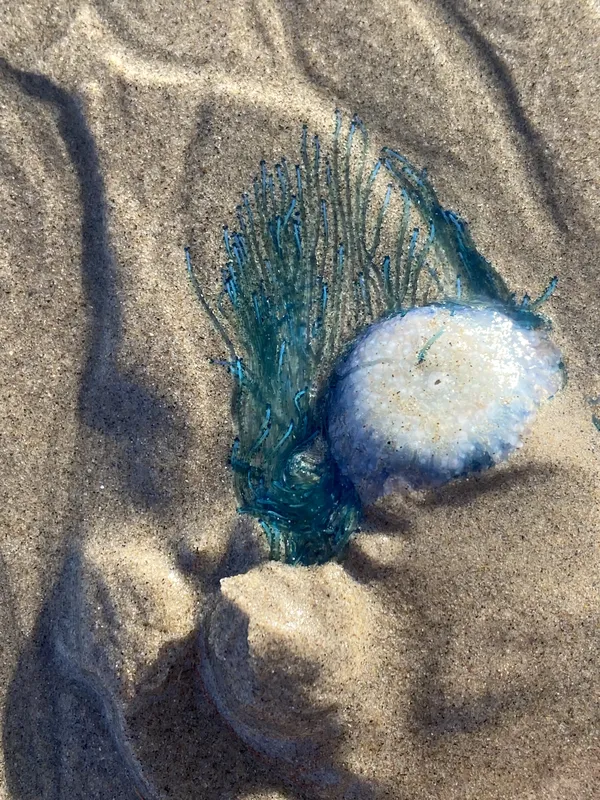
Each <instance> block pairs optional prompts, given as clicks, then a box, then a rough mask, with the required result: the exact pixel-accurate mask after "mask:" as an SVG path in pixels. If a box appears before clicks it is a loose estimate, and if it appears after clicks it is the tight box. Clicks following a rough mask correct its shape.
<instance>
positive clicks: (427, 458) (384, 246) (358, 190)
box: [186, 112, 563, 565]
mask: <svg viewBox="0 0 600 800" xmlns="http://www.w3.org/2000/svg"><path fill="white" fill-rule="evenodd" d="M236 213H237V227H236V229H235V230H231V229H230V228H229V227H228V226H225V228H224V232H223V240H224V246H225V251H226V256H227V260H226V263H225V267H224V269H223V284H222V290H221V292H220V294H219V295H218V297H216V298H215V299H214V301H211V300H209V298H208V297H207V295H206V291H205V289H204V288H203V286H202V283H201V281H200V279H199V277H198V275H197V273H196V272H195V271H194V269H193V266H192V262H191V258H190V254H189V250H186V256H187V263H188V271H189V275H190V278H191V280H192V283H193V285H194V288H195V290H196V293H197V296H198V298H199V300H200V303H201V305H202V306H203V308H204V310H205V311H206V312H207V314H208V315H209V317H210V319H211V321H212V323H213V324H214V326H215V328H216V329H217V330H218V332H219V333H220V334H221V336H222V339H223V342H224V344H225V346H226V348H227V351H228V356H227V358H226V359H222V360H220V361H219V362H218V363H221V364H222V365H224V366H225V367H226V368H227V369H228V370H229V371H230V372H231V374H232V376H233V379H234V382H235V389H234V392H235V397H234V404H233V409H234V412H233V415H234V424H235V427H236V437H235V440H234V444H233V447H232V452H231V459H230V460H231V466H232V469H233V474H234V477H235V484H236V490H237V495H238V497H239V499H240V507H239V511H240V512H241V513H244V514H250V515H252V516H253V517H255V518H256V519H257V520H258V521H259V523H260V525H261V526H262V528H263V530H264V531H265V533H266V536H267V539H268V542H269V546H270V556H271V558H272V559H274V560H281V561H285V562H287V563H290V564H304V565H310V564H321V563H324V562H326V561H328V560H330V559H332V558H336V557H339V556H340V554H341V553H342V552H343V551H344V548H345V546H346V544H347V542H348V540H349V538H350V536H351V535H352V534H353V533H354V532H355V531H356V529H357V527H358V525H359V521H360V516H361V509H362V506H363V504H364V503H367V502H371V501H372V500H374V499H376V498H377V497H378V496H380V495H381V494H383V493H385V492H387V491H391V490H394V489H397V488H406V489H412V488H429V487H432V486H439V485H441V484H443V483H446V482H448V481H450V480H453V479H456V478H459V477H463V476H466V475H469V474H471V473H473V472H477V471H481V470H483V469H487V468H489V467H491V466H493V465H494V464H496V463H499V462H500V461H502V460H504V459H505V458H507V457H508V455H509V454H510V453H511V452H512V450H514V449H515V448H517V447H518V446H519V445H520V443H521V441H522V437H523V435H524V434H525V432H526V431H527V428H528V426H529V425H530V424H531V421H532V420H533V418H534V416H535V412H536V411H537V408H538V407H539V405H540V404H541V403H542V402H544V401H545V400H547V399H549V398H550V397H552V396H553V395H554V394H555V393H556V392H557V391H558V390H559V389H560V387H561V385H562V382H563V367H562V361H561V356H560V353H559V351H558V349H557V348H556V347H555V346H554V345H553V343H552V342H551V340H550V338H549V333H548V331H549V322H548V321H547V320H546V319H545V318H544V317H542V316H541V315H540V313H539V308H540V306H541V305H542V304H543V303H544V302H545V301H546V300H547V299H548V297H549V296H550V295H551V294H552V292H553V290H554V288H555V286H556V282H557V279H556V278H553V279H552V280H551V281H550V284H549V285H548V287H547V289H546V290H545V291H544V292H542V294H541V295H540V296H539V297H538V298H537V299H536V300H532V299H531V298H530V297H529V296H528V295H525V296H524V297H523V298H521V299H517V297H516V296H515V295H514V294H513V293H511V291H510V290H509V288H508V286H507V285H506V283H505V281H504V280H503V279H502V277H501V276H500V275H499V273H498V272H497V271H496V270H495V269H494V268H493V267H492V265H491V264H490V263H489V262H488V261H487V260H486V259H485V258H484V257H483V256H482V255H481V254H480V253H479V252H478V250H477V248H476V246H475V243H474V242H473V239H472V237H471V235H470V232H469V229H468V227H467V225H466V223H465V222H464V221H463V220H462V219H461V218H460V217H459V216H458V215H457V214H455V213H454V212H453V211H449V210H447V209H444V208H443V207H442V205H441V204H440V203H439V201H438V198H437V195H436V193H435V191H434V189H433V187H432V185H431V183H430V182H429V180H428V178H427V174H426V172H425V170H421V171H419V170H417V169H415V168H414V167H413V166H412V165H411V164H410V162H409V161H408V160H407V159H406V158H404V157H403V156H402V155H400V153H398V152H397V151H395V150H393V149H391V148H389V147H384V148H383V149H382V150H381V152H380V153H379V155H378V157H375V158H373V156H372V153H371V149H370V144H369V139H368V136H367V131H366V128H365V126H364V124H363V123H362V121H361V120H360V119H359V118H358V117H356V116H355V117H353V118H352V120H351V121H350V123H349V125H348V126H347V129H344V126H343V121H342V116H341V114H340V113H339V112H336V115H335V128H334V132H333V136H332V141H331V147H330V152H325V149H324V148H323V147H322V143H321V139H320V138H319V136H314V137H313V138H312V139H309V134H308V129H307V127H306V126H305V127H304V128H303V129H302V135H301V144H300V159H299V163H297V164H295V165H294V166H293V167H292V166H291V165H290V164H288V162H287V161H286V160H285V159H282V160H281V162H280V163H278V164H277V165H276V166H275V168H274V170H272V171H270V170H268V169H267V165H266V163H265V162H264V161H263V162H261V165H260V173H259V175H258V176H257V177H256V178H255V179H254V181H253V185H252V190H251V192H249V193H245V194H243V195H242V199H241V203H240V205H239V206H238V207H237V209H236Z"/></svg>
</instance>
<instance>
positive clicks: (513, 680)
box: [0, 0, 600, 800]
mask: <svg viewBox="0 0 600 800" xmlns="http://www.w3.org/2000/svg"><path fill="white" fill-rule="evenodd" d="M2 19H3V22H2V25H1V26H0V57H1V58H2V61H1V62H0V280H1V289H2V294H1V298H2V300H1V302H2V305H1V309H2V312H1V315H0V337H1V341H2V348H1V349H0V375H1V381H0V398H1V400H0V443H1V447H0V452H1V453H2V459H1V466H0V470H1V472H0V492H1V495H0V496H1V502H0V526H1V527H0V570H1V575H0V598H1V599H0V614H1V615H2V619H1V622H2V624H1V628H0V636H1V648H0V670H1V673H0V674H1V679H0V691H1V693H2V694H1V698H2V704H1V708H2V728H3V756H2V759H1V760H0V797H2V798H12V800H41V799H42V798H44V800H46V798H48V800H50V799H52V800H54V798H57V800H58V799H60V800H75V799H76V798H82V799H83V798H85V800H90V799H91V798H99V799H100V800H109V799H110V798H115V799H116V800H121V798H125V799H127V800H128V799H129V798H132V800H133V798H140V797H141V798H145V800H150V798H167V797H169V798H177V800H192V798H194V800H195V799H196V798H206V799H207V800H218V799H220V798H223V800H225V798H228V799H229V800H234V799H235V800H237V799H238V798H239V800H242V798H243V800H267V799H268V800H284V798H285V799H287V798H299V797H309V798H310V797H318V796H320V794H319V793H320V792H325V794H327V793H328V794H327V796H333V797H340V798H341V797H344V796H345V797H347V798H350V797H353V798H355V800H362V798H370V797H389V798H394V800H400V799H406V800H425V799H426V798H436V800H437V799H439V800H451V799H452V800H455V799H456V800H459V798H460V800H492V799H493V800H507V799H510V800H541V799H542V798H543V799H544V800H545V799H547V800H587V799H588V798H589V800H592V798H597V797H598V796H599V794H600V789H599V787H600V633H599V631H600V625H599V622H600V515H599V510H600V469H599V463H600V462H599V457H600V432H599V431H598V430H596V428H595V427H594V425H593V424H592V409H591V408H590V406H589V404H588V398H590V397H595V396H598V395H600V270H599V269H598V267H599V265H600V231H599V228H598V218H599V212H600V202H599V198H600V161H599V159H598V152H599V145H600V142H599V135H600V103H599V102H598V92H599V90H600V7H599V6H598V3H597V2H596V0H585V1H583V2H580V3H571V2H567V0H555V1H553V0H540V2H537V3H522V2H518V0H502V1H500V0H498V2H489V3H484V4H481V3H478V2H475V0H472V1H471V0H467V1H466V2H451V0H439V1H436V0H422V1H421V2H417V0H415V1H414V2H409V1H406V2H404V0H397V2H392V0H377V1H376V2H368V3H344V2H340V0H322V1H321V2H293V1H292V0H282V1H281V2H275V0H231V1H230V2H221V0H214V1H213V2H211V1H210V0H209V1H208V2H179V0H175V2H171V3H166V2H163V0H149V2H146V3H143V4H141V3H140V4H138V3H133V2H131V0H96V2H90V3H85V2H84V3H80V2H72V3H63V2H59V3H54V2H52V3H51V2H49V0H32V2H30V3H25V4H11V6H10V7H9V6H8V5H5V7H4V9H3V11H2ZM336 107H339V108H340V109H341V110H342V111H343V112H344V114H345V115H348V114H351V113H352V112H357V113H359V114H360V115H361V117H362V118H363V119H364V121H365V123H366V124H367V126H368V129H369V132H370V135H371V138H372V141H373V143H374V145H375V146H377V147H379V146H382V145H390V146H392V147H394V148H395V149H397V150H398V151H400V152H402V153H404V154H405V155H406V156H408V157H409V158H410V159H411V160H412V161H413V163H415V164H417V165H419V166H421V165H426V166H427V168H428V170H429V175H430V177H431V180H432V182H433V184H434V186H435V187H436V189H437V190H438V192H439V196H440V199H441V201H442V202H443V203H444V205H445V206H446V207H449V208H452V209H454V210H456V211H457V212H458V213H460V214H461V215H462V216H463V217H464V218H465V219H466V220H467V221H468V222H469V224H470V226H471V231H472V233H473V236H474V238H475V241H476V242H477V244H478V246H479V247H480V249H481V251H482V252H483V253H484V254H485V256H486V257H487V258H488V259H489V260H490V261H492V263H493V264H494V265H495V267H496V268H497V269H498V270H499V272H500V273H501V274H502V275H503V277H504V278H505V279H506V280H507V281H508V282H509V284H510V285H511V287H512V288H513V289H514V290H515V291H517V292H519V293H522V292H524V291H525V290H528V291H530V292H531V293H532V294H536V293H539V292H540V291H542V290H543V288H544V287H545V286H546V284H547V282H548V280H549V279H550V278H551V277H552V276H553V275H555V274H557V275H559V277H560V283H559V288H558V290H557V292H556V293H555V295H554V297H553V298H552V300H551V302H550V303H549V305H548V307H547V309H546V311H547V313H548V315H549V316H550V317H551V319H552V322H553V325H554V338H555V341H556V342H557V344H558V345H559V346H560V347H561V348H562V351H563V353H564V357H565V363H566V366H567V370H568V376H569V381H568V385H567V388H566V389H565V390H564V391H563V392H562V393H561V394H560V395H559V396H558V397H557V398H556V399H555V400H553V401H552V402H551V403H550V404H548V405H547V406H545V407H544V408H543V410H542V412H541V414H540V416H539V417H538V419H537V421H536V423H535V426H534V428H533V430H532V432H531V435H530V436H529V437H528V439H527V441H526V442H525V446H524V447H523V449H522V450H521V451H519V453H518V455H517V456H515V457H514V458H512V459H511V460H510V461H509V462H508V463H507V464H506V465H504V466H503V467H501V468H498V469H496V470H495V471H492V472H489V473H487V474H485V475H483V476H481V477H479V478H477V479H471V480H469V481H465V482H460V483H457V484H455V485H451V486H450V487H448V488H445V489H443V490H440V491H438V492H437V493H435V494H434V495H432V496H429V497H426V498H419V499H415V500H412V501H408V500H401V499H400V498H388V499H387V500H386V501H385V502H381V503H379V504H378V505H377V506H376V507H374V508H373V509H372V510H371V511H370V512H369V514H368V515H367V519H366V522H365V526H364V528H365V530H364V532H363V533H361V534H359V535H358V536H357V537H356V539H355V540H354V541H353V542H352V545H351V548H350V552H349V554H348V556H347V559H346V561H345V562H344V564H343V566H344V569H345V572H346V573H347V574H346V575H345V576H344V578H343V581H342V582H343V586H344V588H343V590H342V589H340V592H339V597H338V600H340V602H341V601H344V602H346V601H347V603H346V605H345V606H344V607H343V608H342V606H341V605H340V620H341V619H342V618H343V620H345V621H344V623H343V625H342V624H341V623H340V628H339V630H336V635H342V634H343V631H345V630H346V629H347V625H348V622H347V619H348V615H349V614H350V612H351V610H352V603H353V602H355V601H354V600H352V598H356V603H357V604H358V605H357V607H356V614H357V615H360V614H362V613H363V611H362V604H363V600H361V598H364V597H365V596H368V598H369V600H368V603H369V604H372V608H373V609H376V610H378V611H377V613H376V614H375V615H374V619H376V623H375V624H374V626H373V630H372V631H371V632H370V636H371V638H370V639H369V648H370V649H369V650H367V651H365V653H366V655H365V653H363V654H362V656H361V659H362V660H361V659H358V660H356V659H355V660H353V658H354V657H353V658H351V659H349V660H345V659H340V664H339V676H340V687H341V688H340V698H341V699H340V703H341V702H342V700H343V699H344V698H347V697H349V698H351V699H350V700H349V701H348V702H349V703H350V705H351V704H352V702H354V701H353V700H352V698H355V697H356V696H357V695H358V694H359V692H357V691H356V690H352V686H353V681H354V680H355V679H356V681H358V684H357V685H360V686H361V687H363V688H364V692H365V694H363V695H362V699H361V700H360V702H358V701H357V702H356V703H355V706H353V707H352V708H351V709H350V711H348V714H349V717H348V718H349V719H352V720H353V724H352V729H351V730H350V731H349V732H348V731H346V732H345V734H344V735H338V733H339V732H337V731H332V735H331V741H330V742H329V745H328V747H327V748H326V752H324V753H323V756H322V757H323V761H324V763H326V765H328V767H332V768H333V769H334V770H338V771H339V773H340V774H343V775H344V776H345V778H344V781H345V783H344V782H343V788H339V787H338V788H336V786H335V785H334V786H330V787H329V788H328V789H327V790H326V791H325V790H322V789H321V788H316V787H315V786H307V785H306V784H301V783H300V782H299V781H300V779H299V778H298V776H297V775H295V774H294V771H293V770H290V769H288V768H287V767H286V766H285V765H284V766H282V765H281V764H278V763H277V762H276V761H273V760H270V759H268V758H265V757H263V756H260V755H258V754H257V753H256V752H255V751H254V750H253V749H252V748H251V747H249V746H248V745H246V744H244V742H243V741H242V740H241V739H240V738H238V737H237V736H236V734H235V733H234V731H233V730H232V729H231V728H230V727H229V725H228V724H227V722H226V721H225V720H224V719H223V717H222V716H221V715H220V714H219V713H218V712H217V710H216V708H215V706H214V705H213V704H212V703H211V702H210V701H209V700H208V698H207V697H206V695H205V694H204V693H203V691H202V687H201V682H200V680H199V677H198V670H197V662H198V657H197V647H196V641H197V631H198V628H199V626H201V625H202V624H203V623H202V622H201V620H202V619H203V617H202V614H203V609H204V608H205V606H206V604H207V602H208V598H210V597H211V596H212V595H213V594H214V592H215V591H216V590H217V588H218V585H219V579H220V578H223V577H226V576H232V575H236V574H238V573H243V572H245V571H247V570H248V569H249V568H250V567H252V566H253V565H255V564H259V562H261V560H262V559H263V558H264V548H263V543H262V541H261V539H260V537H259V536H258V534H257V533H256V531H255V530H254V528H253V527H252V525H251V524H250V523H249V522H247V521H245V520H244V519H243V518H240V517H239V516H237V514H236V499H235V496H234V493H233V487H232V481H231V476H230V474H229V468H228V465H227V457H228V454H229V448H230V444H231V438H232V433H231V418H230V413H229V411H230V389H231V386H230V383H229V380H228V378H227V376H226V375H225V374H224V371H222V370H219V369H218V368H215V367H214V366H211V365H210V364H209V362H208V358H209V356H212V355H218V354H220V353H221V345H220V341H219V339H218V337H217V335H216V334H215V332H214V331H213V330H212V329H211V327H210V325H209V324H208V322H207V320H206V319H205V317H204V316H203V314H202V312H201V309H200V308H199V306H198V304H197V302H196V300H195V298H194V296H193V293H192V291H191V289H190V286H189V284H188V281H187V279H186V275H185V265H184V259H183V247H184V245H186V244H189V245H191V246H192V249H193V253H194V259H195V263H196V264H197V266H198V270H199V272H200V273H201V274H202V275H203V276H204V277H205V279H206V281H208V282H211V281H214V282H216V281H217V280H218V277H219V269H220V266H221V264H222V262H223V258H224V256H223V252H222V249H221V241H220V237H221V226H222V224H223V223H224V222H228V221H231V219H232V212H233V209H234V207H235V205H236V203H237V201H238V197H239V193H240V192H241V191H242V190H243V189H245V188H246V187H247V185H248V183H249V181H250V180H251V178H252V176H253V175H254V174H255V173H256V170H257V166H258V163H259V161H260V159H261V158H265V159H267V161H268V162H269V163H273V162H275V161H277V160H278V159H279V158H280V157H281V156H282V155H287V156H288V157H289V159H290V161H293V159H294V158H295V154H296V153H297V152H298V140H299V132H300V128H301V125H302V123H305V122H306V123H308V124H309V126H310V127H311V129H314V130H317V131H319V132H321V133H325V134H326V132H327V131H329V130H331V126H332V118H333V111H334V109H335V108H336ZM261 570H262V571H263V572H264V567H257V568H255V572H253V573H252V575H257V576H258V577H257V578H256V581H258V583H257V584H256V585H259V583H260V579H261V575H262V574H263V572H261ZM317 572H318V570H317ZM340 580H341V579H340ZM314 581H316V582H317V584H319V581H320V577H319V574H317V575H311V577H310V581H307V584H308V583H310V585H314ZM348 581H351V582H355V584H356V585H355V588H354V589H352V590H350V589H348V586H347V582H348ZM252 585H254V584H252ZM323 585H324V584H323ZM352 585H354V584H352ZM332 596H333V598H334V600H335V597H337V595H336V593H335V590H334V591H333V595H332ZM348 598H350V599H348ZM260 599H261V598H257V601H256V602H257V603H258V602H260ZM364 602H367V601H364ZM359 605H360V608H359ZM349 609H350V610H349ZM249 613H250V612H249ZM328 613H334V612H328ZM373 613H374V612H373ZM334 616H335V615H334ZM327 619H330V617H327ZM334 628H335V625H334ZM303 635H305V634H303ZM327 635H328V634H327V633H325V632H324V629H321V628H316V629H315V631H314V636H315V641H316V642H317V645H318V642H319V639H318V637H319V636H321V637H327ZM292 638H293V637H292ZM292 644H293V646H294V647H296V646H297V645H299V644H300V645H301V644H302V639H301V638H300V639H298V640H296V639H294V640H293V642H292ZM315 648H316V649H315ZM316 650H318V646H315V644H314V642H311V646H310V647H309V648H308V650H307V653H308V654H309V655H310V654H313V653H314V652H316ZM329 650H331V648H329ZM329 650H328V648H327V647H325V648H324V652H329ZM355 655H356V654H355ZM370 655H372V664H376V665H377V669H376V670H374V669H371V671H370V672H369V671H368V670H367V672H365V673H364V674H363V673H361V674H360V675H355V674H354V673H353V671H352V670H353V669H356V664H359V663H366V662H370ZM271 657H272V670H273V672H274V673H277V674H278V675H279V673H281V672H282V671H285V669H286V668H287V667H288V666H289V664H286V658H289V659H290V660H293V659H294V658H296V657H299V655H298V652H296V650H290V651H289V653H288V655H287V656H286V655H285V652H283V654H282V652H279V656H277V655H273V654H272V655H271ZM307 657H308V656H307ZM357 658H358V656H357ZM278 659H279V660H278ZM329 666H331V665H329ZM371 666H372V665H371ZM292 672H293V670H292ZM367 673H368V675H371V677H372V680H371V679H370V678H367V677H365V675H367ZM372 673H373V674H374V676H375V677H373V676H372ZM290 674H291V673H290ZM328 675H329V677H328V678H327V680H329V681H330V682H331V680H332V677H331V674H330V673H328ZM279 679H281V678H280V677H279ZM294 679H295V678H294V675H292V674H291V677H290V680H291V681H293V680H294ZM360 681H363V683H360ZM328 685H329V684H328ZM292 688H293V684H292ZM367 697H368V698H369V703H367V702H366V701H365V698H367ZM346 710H347V709H346ZM341 786H342V784H340V787H341Z"/></svg>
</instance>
